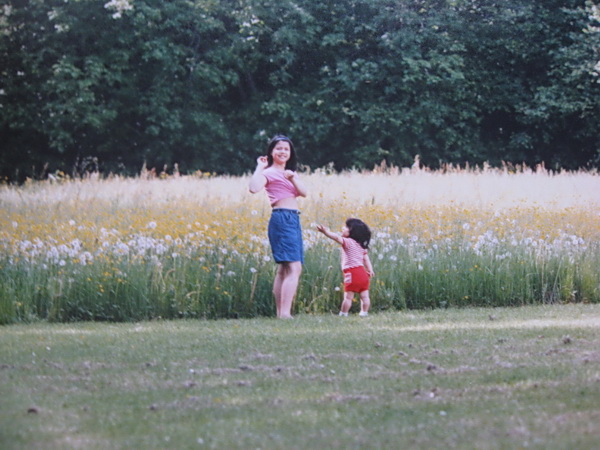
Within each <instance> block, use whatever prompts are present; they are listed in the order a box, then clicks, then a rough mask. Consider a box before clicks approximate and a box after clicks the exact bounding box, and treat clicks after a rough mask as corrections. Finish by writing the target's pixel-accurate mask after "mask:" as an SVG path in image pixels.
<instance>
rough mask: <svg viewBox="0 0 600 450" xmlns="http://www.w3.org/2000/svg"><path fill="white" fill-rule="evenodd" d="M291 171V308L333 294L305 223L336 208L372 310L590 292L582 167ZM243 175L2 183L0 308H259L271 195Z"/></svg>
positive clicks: (237, 311)
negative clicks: (298, 265)
mask: <svg viewBox="0 0 600 450" xmlns="http://www.w3.org/2000/svg"><path fill="white" fill-rule="evenodd" d="M450 169H452V168H450ZM509 169H510V170H509ZM302 176H303V177H304V180H305V184H306V185H307V186H308V189H309V195H308V197H307V198H306V199H302V201H301V209H302V216H301V217H302V224H303V228H304V242H305V249H306V264H305V265H304V271H303V275H302V278H301V284H300V286H299V289H298V295H297V299H296V302H295V305H294V313H301V312H303V313H314V314H323V313H325V314H327V313H330V312H333V311H336V310H337V309H338V307H339V303H340V299H341V292H340V287H341V285H342V277H341V271H340V267H339V249H338V248H337V247H336V246H335V245H332V244H331V242H329V241H328V240H327V239H325V238H324V237H323V236H322V235H321V234H320V233H318V232H317V231H316V229H315V227H316V224H318V223H324V224H326V225H328V226H330V227H331V228H332V229H334V230H335V229H338V228H340V227H341V225H342V224H343V222H344V221H345V219H346V218H347V217H349V216H354V217H359V218H361V219H363V220H364V221H366V222H367V223H368V224H369V225H370V226H371V228H372V230H373V234H374V236H373V242H372V248H371V260H372V261H373V266H374V269H375V273H376V276H375V278H374V279H373V282H372V286H371V298H372V302H373V310H374V311H398V310H406V309H409V310H414V309H422V308H446V307H455V306H457V307H466V306H521V305H527V304H558V303H564V302H582V303H597V302H600V271H598V267H600V220H599V218H600V194H599V193H600V177H599V176H598V174H597V173H595V172H561V173H549V172H546V171H544V170H538V171H537V172H534V171H531V170H529V169H527V168H519V170H515V168H508V167H507V168H505V169H504V170H494V169H489V168H486V169H485V170H454V169H452V170H447V171H446V172H429V171H423V170H421V171H410V170H399V169H395V168H381V169H379V170H376V171H373V172H364V173H361V172H346V173H342V174H335V173H329V172H327V171H326V170H320V171H317V172H313V173H304V174H303V175H302ZM247 186H248V178H247V177H237V178H236V177H213V176H207V175H206V174H197V175H195V176H186V177H169V176H167V177H162V178H157V179H146V178H143V177H140V178H131V179H123V178H118V177H113V178H109V179H96V178H93V177H91V178H90V179H84V180H66V179H62V180H61V179H55V180H51V181H45V182H31V183H28V184H26V185H24V186H8V185H3V186H0V206H1V207H2V211H3V215H2V216H0V323H3V324H9V323H19V322H35V321H37V320H49V321H55V322H69V321H80V320H102V321H137V320H150V319H156V318H163V319H170V318H241V317H247V318H248V317H260V316H272V315H273V314H274V305H273V300H272V295H271V283H272V280H273V273H274V269H275V264H274V263H273V261H272V260H271V253H270V248H269V245H268V241H267V237H266V228H267V221H268V218H269V214H270V208H269V205H268V202H267V199H266V196H265V195H264V193H259V194H257V195H251V194H249V193H248V187H247Z"/></svg>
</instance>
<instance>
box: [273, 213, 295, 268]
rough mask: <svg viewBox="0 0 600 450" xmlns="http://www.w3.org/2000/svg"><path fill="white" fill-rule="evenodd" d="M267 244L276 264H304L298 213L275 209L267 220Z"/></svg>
mask: <svg viewBox="0 0 600 450" xmlns="http://www.w3.org/2000/svg"><path fill="white" fill-rule="evenodd" d="M269 243H270V244H271V250H272V252H273V259H275V262H276V263H282V262H294V261H300V262H301V263H304V247H303V245H302V226H301V225H300V211H298V210H296V209H284V208H275V209H274V210H273V212H272V214H271V218H270V219H269Z"/></svg>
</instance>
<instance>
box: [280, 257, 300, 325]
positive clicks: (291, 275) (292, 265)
mask: <svg viewBox="0 0 600 450" xmlns="http://www.w3.org/2000/svg"><path fill="white" fill-rule="evenodd" d="M301 273H302V263H301V262H300V261H294V262H284V263H281V264H279V267H278V268H277V274H276V275H275V281H273V295H274V296H275V306H276V307H277V317H279V318H280V319H289V318H291V317H292V302H293V301H294V296H295V295H296V290H297V289H298V282H299V280H300V274H301Z"/></svg>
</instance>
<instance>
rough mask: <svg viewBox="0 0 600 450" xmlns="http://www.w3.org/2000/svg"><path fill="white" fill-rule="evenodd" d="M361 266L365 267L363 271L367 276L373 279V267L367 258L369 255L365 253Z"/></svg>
mask: <svg viewBox="0 0 600 450" xmlns="http://www.w3.org/2000/svg"><path fill="white" fill-rule="evenodd" d="M363 264H364V265H365V269H367V273H368V274H369V276H370V277H374V276H375V271H374V270H373V266H372V265H371V259H370V258H369V255H367V254H366V253H365V257H364V258H363Z"/></svg>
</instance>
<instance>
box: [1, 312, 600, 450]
mask: <svg viewBox="0 0 600 450" xmlns="http://www.w3.org/2000/svg"><path fill="white" fill-rule="evenodd" d="M599 443H600V305H566V306H534V307H524V308H506V309H463V310H460V309H450V310H435V311H418V312H415V311H411V312H398V313H385V314H373V315H371V316H370V317H368V318H359V317H356V316H353V317H348V318H339V317H337V316H329V315H323V316H309V315H301V316H298V317H296V318H295V319H294V320H291V321H280V320H276V319H264V318H262V319H251V320H221V321H196V320H189V321H188V320H180V321H158V322H144V323H128V324H110V323H75V324H47V323H40V324H33V325H12V326H5V327H0V448H3V449H17V448H23V449H30V448H44V449H53V448H56V449H59V448H60V449H63V448H85V449H93V448H144V449H146V448H220V449H232V448H244V449H245V448H248V449H250V448H252V449H253V448H262V449H269V448H281V449H283V448H286V449H290V448H292V449H298V448H299V449H302V448H306V449H318V448H344V449H347V448H399V449H408V448H427V449H430V448H477V449H514V448H525V447H528V448H539V449H549V448H550V449H552V448H555V449H574V448H576V449H592V448H598V445H599Z"/></svg>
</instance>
